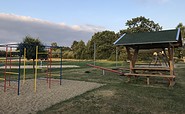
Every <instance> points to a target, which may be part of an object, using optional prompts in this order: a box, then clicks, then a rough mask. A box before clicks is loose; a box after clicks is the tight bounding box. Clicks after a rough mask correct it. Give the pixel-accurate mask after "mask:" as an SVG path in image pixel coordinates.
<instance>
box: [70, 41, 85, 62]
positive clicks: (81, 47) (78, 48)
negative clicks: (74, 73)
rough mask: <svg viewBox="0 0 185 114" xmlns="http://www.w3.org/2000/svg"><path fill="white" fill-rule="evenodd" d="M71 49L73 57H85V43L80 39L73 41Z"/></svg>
mask: <svg viewBox="0 0 185 114" xmlns="http://www.w3.org/2000/svg"><path fill="white" fill-rule="evenodd" d="M71 49H72V51H73V54H74V58H75V59H85V49H86V47H85V43H84V42H83V41H82V40H81V41H79V42H77V41H74V42H73V44H72V46H71Z"/></svg>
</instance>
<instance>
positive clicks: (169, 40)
mask: <svg viewBox="0 0 185 114" xmlns="http://www.w3.org/2000/svg"><path fill="white" fill-rule="evenodd" d="M114 44H115V45H117V46H119V45H123V46H125V47H126V50H127V55H128V59H129V60H130V73H125V76H127V77H128V80H130V77H131V76H136V77H138V76H144V77H147V84H149V77H163V78H166V79H168V81H169V86H173V85H174V84H175V74H174V49H175V48H178V47H181V46H182V37H181V31H180V29H173V30H164V31H156V32H143V33H132V34H123V35H122V36H121V37H120V38H119V39H118V40H117V41H115V42H114ZM150 49H162V50H163V51H164V55H165V56H166V57H167V61H168V66H166V67H135V63H136V60H137V56H138V52H139V50H150ZM131 50H133V51H131ZM153 71H155V72H158V71H162V72H163V71H164V72H165V73H153ZM151 72H152V73H151ZM166 72H167V73H166Z"/></svg>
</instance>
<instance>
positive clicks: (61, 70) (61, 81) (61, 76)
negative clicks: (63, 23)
mask: <svg viewBox="0 0 185 114" xmlns="http://www.w3.org/2000/svg"><path fill="white" fill-rule="evenodd" d="M61 84H62V47H61V48H60V85H61Z"/></svg>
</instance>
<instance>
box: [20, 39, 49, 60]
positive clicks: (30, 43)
mask: <svg viewBox="0 0 185 114" xmlns="http://www.w3.org/2000/svg"><path fill="white" fill-rule="evenodd" d="M36 46H38V51H39V52H44V51H45V50H44V48H45V47H44V45H43V44H42V43H41V41H40V40H39V39H38V38H33V37H31V36H26V37H25V38H24V39H23V42H21V43H20V44H19V46H18V49H21V50H20V51H21V53H22V54H24V51H23V49H24V48H26V58H27V59H28V60H30V59H33V61H34V60H35V59H36ZM38 58H40V59H45V58H47V56H46V55H40V56H38Z"/></svg>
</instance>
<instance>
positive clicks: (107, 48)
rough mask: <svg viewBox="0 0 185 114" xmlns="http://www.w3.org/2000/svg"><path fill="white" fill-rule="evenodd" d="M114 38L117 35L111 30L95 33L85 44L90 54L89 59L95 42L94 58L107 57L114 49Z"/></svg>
mask: <svg viewBox="0 0 185 114" xmlns="http://www.w3.org/2000/svg"><path fill="white" fill-rule="evenodd" d="M116 39H117V36H116V34H115V32H113V31H102V32H97V33H95V34H94V35H93V36H92V39H91V40H90V42H88V45H87V50H88V54H90V56H91V59H92V58H93V53H94V43H95V44H96V58H97V59H108V58H109V57H110V56H111V54H112V52H113V51H114V46H113V43H114V42H115V41H116Z"/></svg>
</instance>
